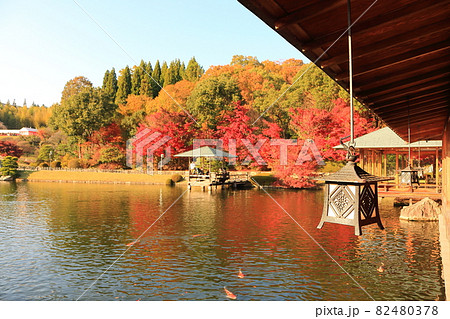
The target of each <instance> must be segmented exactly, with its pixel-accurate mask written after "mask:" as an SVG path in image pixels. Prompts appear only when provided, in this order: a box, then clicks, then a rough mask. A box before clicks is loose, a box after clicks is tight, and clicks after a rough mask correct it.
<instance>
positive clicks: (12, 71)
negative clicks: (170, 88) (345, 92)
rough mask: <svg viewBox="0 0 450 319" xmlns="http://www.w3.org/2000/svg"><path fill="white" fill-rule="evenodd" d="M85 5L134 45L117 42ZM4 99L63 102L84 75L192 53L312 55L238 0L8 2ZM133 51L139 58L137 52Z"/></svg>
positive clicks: (0, 34)
mask: <svg viewBox="0 0 450 319" xmlns="http://www.w3.org/2000/svg"><path fill="white" fill-rule="evenodd" d="M77 3H78V4H79V5H80V6H81V7H83V8H84V10H85V11H86V12H87V13H88V14H89V15H90V16H92V17H93V18H94V19H95V20H96V21H97V22H98V23H99V25H101V26H102V27H103V28H104V29H105V30H106V31H107V33H108V34H109V35H111V37H113V38H114V39H115V41H116V42H117V43H118V44H119V45H120V46H121V47H122V48H123V49H124V50H125V51H126V53H125V52H124V51H123V50H122V49H121V48H119V46H118V45H117V44H116V43H115V42H114V41H113V40H111V39H110V38H109V37H108V36H107V35H106V34H105V33H104V31H102V29H101V28H100V27H99V26H98V25H96V24H95V23H94V22H93V21H92V20H91V19H90V18H89V17H88V16H87V15H86V13H84V12H83V10H82V9H80V7H79V6H78V5H77ZM0 12H2V19H1V23H0V101H2V102H3V103H5V102H6V101H7V100H8V99H9V100H10V101H11V102H12V101H13V100H14V99H15V100H16V103H17V104H18V105H22V103H23V101H24V99H25V98H26V100H27V104H28V105H31V103H32V102H33V101H34V102H35V103H36V104H39V105H41V104H45V105H47V106H50V105H51V104H53V103H55V102H58V101H59V100H60V97H61V91H62V89H63V87H64V84H65V83H66V82H67V81H68V80H70V79H72V78H73V77H75V76H78V75H83V76H86V77H87V78H88V79H89V80H91V81H92V82H93V84H94V85H95V86H98V85H101V83H102V79H103V75H104V72H105V71H106V70H107V69H110V68H112V67H115V68H116V71H118V70H119V69H122V68H123V67H125V65H129V66H133V65H134V64H136V63H135V61H137V64H138V63H139V61H140V60H141V59H144V61H150V62H152V64H153V65H154V63H155V61H156V60H157V59H159V60H160V61H162V60H166V61H168V62H170V61H171V60H173V59H176V58H179V59H181V60H182V61H185V62H186V63H187V62H188V61H189V59H190V58H191V57H192V56H195V58H196V59H197V61H198V62H199V63H200V64H201V65H202V66H203V67H204V68H205V69H207V68H209V67H210V66H211V65H223V64H227V63H229V62H230V61H231V58H232V56H233V55H236V54H241V55H249V56H256V57H257V58H258V59H259V60H260V61H263V60H273V61H278V60H285V59H289V58H297V59H302V60H304V61H306V58H305V57H304V56H303V55H302V54H301V53H300V52H298V51H297V50H296V49H294V48H293V47H292V46H291V45H290V44H289V43H287V42H286V41H285V40H284V39H282V38H281V37H280V36H279V35H278V34H276V33H275V32H274V31H273V30H271V29H270V28H269V27H268V26H267V25H265V24H264V23H263V22H262V21H261V20H259V19H258V18H257V17H256V16H254V15H253V14H252V13H251V12H250V11H248V10H247V9H246V8H245V7H243V6H242V5H241V4H240V3H238V2H237V1H236V0H202V1H200V0H191V1H185V0H184V1H182V0H165V1H160V0H159V1H153V0H149V1H141V0H139V1H138V0H129V1H119V0H109V1H106V0H101V1H100V0H90V1H88V0H76V2H75V1H73V0H41V1H36V0H34V1H32V0H15V1H4V0H0ZM128 55H129V56H128ZM130 57H131V58H130Z"/></svg>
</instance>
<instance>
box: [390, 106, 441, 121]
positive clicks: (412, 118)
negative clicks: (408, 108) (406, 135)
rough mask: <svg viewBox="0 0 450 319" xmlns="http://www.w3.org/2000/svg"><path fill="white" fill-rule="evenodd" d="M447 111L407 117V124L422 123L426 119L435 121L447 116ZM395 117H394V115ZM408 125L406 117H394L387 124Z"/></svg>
mask: <svg viewBox="0 0 450 319" xmlns="http://www.w3.org/2000/svg"><path fill="white" fill-rule="evenodd" d="M447 113H448V112H447V110H445V109H444V110H440V111H434V112H428V113H427V114H426V115H423V114H418V115H410V116H409V123H410V124H411V123H415V122H418V121H424V120H428V119H436V118H439V117H441V116H444V117H445V116H446V114H447ZM394 116H395V115H394ZM402 122H405V123H408V116H406V117H395V119H394V120H389V123H391V124H398V123H402Z"/></svg>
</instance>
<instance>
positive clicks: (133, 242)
mask: <svg viewBox="0 0 450 319" xmlns="http://www.w3.org/2000/svg"><path fill="white" fill-rule="evenodd" d="M137 242H139V240H135V241H132V242H131V243H128V244H127V246H128V247H130V246H133V245H134V244H136V243H137Z"/></svg>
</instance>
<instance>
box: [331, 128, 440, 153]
mask: <svg viewBox="0 0 450 319" xmlns="http://www.w3.org/2000/svg"><path fill="white" fill-rule="evenodd" d="M355 144H356V145H355V147H356V148H357V149H361V148H378V149H386V148H407V147H408V143H407V142H405V141H404V140H403V139H402V138H401V137H400V136H398V135H397V133H395V132H394V131H393V130H392V129H390V128H389V127H383V128H382V129H379V130H377V131H373V132H371V133H368V134H366V135H363V136H360V137H358V138H355ZM411 147H412V148H419V147H420V148H431V147H433V148H435V147H442V141H436V140H434V141H418V142H414V143H411ZM334 148H335V149H343V147H342V145H338V146H335V147H334Z"/></svg>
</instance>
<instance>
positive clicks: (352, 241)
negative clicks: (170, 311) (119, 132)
mask: <svg viewBox="0 0 450 319" xmlns="http://www.w3.org/2000/svg"><path fill="white" fill-rule="evenodd" d="M184 191H185V189H184V188H181V187H174V188H171V187H165V186H163V187H159V186H139V185H95V184H86V185H80V184H57V183H28V184H26V183H22V184H20V183H19V184H13V183H12V184H11V183H1V184H0V196H1V200H0V209H1V212H2V213H1V216H0V238H1V241H0V245H1V246H2V256H1V257H0V271H1V274H2V275H1V280H0V299H2V300H74V299H76V298H77V297H78V296H79V295H81V294H82V293H83V291H84V290H85V289H86V288H87V287H89V285H90V284H91V283H92V282H93V281H94V280H95V279H96V278H97V277H98V276H99V275H100V274H101V273H102V272H103V271H104V270H105V269H106V268H107V267H109V265H111V263H113V262H114V261H115V260H116V259H117V258H118V257H119V256H120V255H121V254H122V253H123V252H124V251H125V249H127V248H128V247H127V246H126V244H127V243H130V242H132V241H134V240H135V239H136V238H137V237H139V236H140V235H141V234H142V233H143V232H144V231H145V230H147V229H148V227H149V226H150V225H151V224H152V223H153V222H154V221H155V220H156V219H157V218H158V217H159V216H161V214H163V213H164V212H165V211H166V209H167V208H168V207H169V206H170V205H171V204H172V203H173V201H174V200H176V199H177V198H178V197H179V196H180V195H181V194H183V192H184ZM271 195H272V196H273V197H274V198H275V199H276V200H277V201H278V202H279V203H280V204H281V205H282V206H283V207H284V208H285V209H286V210H287V211H288V212H289V213H290V214H291V215H292V217H293V218H294V219H295V220H296V221H297V222H298V223H299V224H300V225H301V226H302V227H303V228H304V230H305V231H307V232H308V233H309V234H310V235H311V236H312V237H313V238H314V239H315V240H317V242H318V243H320V244H321V245H322V247H323V249H325V250H326V251H327V252H328V253H329V254H330V255H331V256H332V257H333V258H334V259H335V260H336V261H337V262H339V264H340V265H342V267H343V268H344V269H345V270H346V271H348V273H350V274H351V275H352V276H353V277H354V278H355V280H356V281H357V282H358V283H359V284H360V285H361V286H362V287H364V288H365V289H366V290H367V292H368V293H369V294H370V295H371V296H372V297H373V298H375V299H376V300H434V299H436V298H440V299H444V298H445V296H444V291H443V282H442V279H441V273H440V272H441V260H440V257H439V242H438V227H437V223H432V222H430V223H414V222H406V221H399V219H398V214H399V211H398V210H397V209H394V208H392V206H390V205H385V206H383V205H382V206H381V208H382V216H383V222H384V224H385V226H386V230H385V231H380V230H379V229H378V228H377V227H376V225H372V226H373V227H372V226H368V227H365V228H364V235H363V236H361V237H355V236H354V235H353V228H352V227H345V226H340V225H333V224H326V225H325V226H324V228H323V229H322V230H317V229H316V226H317V223H318V221H319V219H320V215H321V209H322V192H320V191H286V190H274V191H271ZM305 231H303V230H302V229H301V228H300V227H299V226H298V225H296V224H295V223H294V222H293V221H292V219H291V218H290V217H289V216H287V215H286V214H285V213H284V212H283V211H282V210H280V208H279V207H278V205H277V204H276V203H274V202H273V200H272V199H271V198H270V197H269V196H267V195H266V194H265V193H264V192H262V191H258V190H246V191H232V190H224V191H216V192H212V193H207V192H202V191H198V190H192V191H190V192H187V193H185V194H184V195H183V196H182V197H181V198H180V199H179V200H178V201H177V202H176V203H175V204H174V205H173V207H172V208H171V209H170V210H168V211H167V212H166V213H165V214H164V215H163V216H162V217H161V219H159V220H158V222H156V223H155V224H154V225H153V226H152V227H151V228H150V229H149V230H148V231H147V232H146V233H145V235H144V236H142V238H141V240H140V241H139V242H137V243H136V244H135V246H133V247H132V248H131V249H130V250H129V251H128V252H127V253H126V254H125V255H124V256H123V257H122V258H121V259H120V260H119V261H118V262H117V263H116V264H115V265H114V266H113V267H112V268H111V269H110V270H109V271H108V272H107V273H106V274H105V275H104V276H103V277H102V278H101V279H100V280H99V281H98V282H97V283H96V285H95V286H93V287H92V289H90V290H89V291H88V292H87V293H86V295H85V296H84V299H86V300H116V299H117V300H137V299H142V300H225V299H226V298H225V295H224V293H223V286H227V287H228V288H229V289H230V290H231V291H233V293H235V294H236V295H237V296H238V300H369V299H370V297H369V296H368V295H367V294H366V293H365V292H364V291H363V290H362V289H361V288H360V287H359V286H358V285H357V284H355V283H354V282H353V281H352V280H351V279H350V278H349V277H348V276H347V275H346V274H345V273H344V272H343V270H342V269H341V268H340V267H339V266H338V265H336V264H335V263H333V262H332V261H331V259H330V257H329V256H328V255H327V254H326V253H325V252H324V251H323V250H322V248H321V247H319V246H318V245H317V244H315V243H314V242H313V241H312V240H311V238H310V237H309V236H308V235H307V234H306V233H305ZM381 262H383V263H384V264H385V265H386V271H385V272H383V273H379V272H377V270H376V269H377V267H378V266H379V265H380V263H381ZM239 268H242V270H243V272H244V273H245V274H246V277H245V278H243V279H239V278H238V277H237V271H238V269H239Z"/></svg>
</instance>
